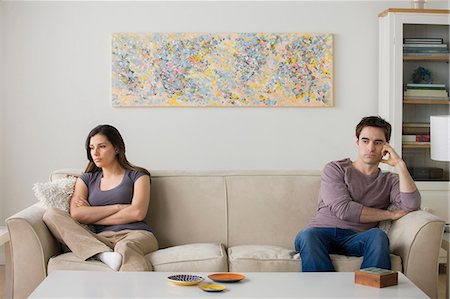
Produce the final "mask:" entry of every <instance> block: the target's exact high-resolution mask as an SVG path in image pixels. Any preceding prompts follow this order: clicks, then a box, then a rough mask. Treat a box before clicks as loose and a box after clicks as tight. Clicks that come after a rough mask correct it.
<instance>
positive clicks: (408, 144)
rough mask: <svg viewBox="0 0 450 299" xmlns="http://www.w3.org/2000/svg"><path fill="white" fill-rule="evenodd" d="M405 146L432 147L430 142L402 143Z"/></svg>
mask: <svg viewBox="0 0 450 299" xmlns="http://www.w3.org/2000/svg"><path fill="white" fill-rule="evenodd" d="M402 147H403V148H425V149H427V148H430V144H429V143H417V144H416V143H403V145H402Z"/></svg>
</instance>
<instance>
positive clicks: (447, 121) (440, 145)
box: [430, 115, 450, 161]
mask: <svg viewBox="0 0 450 299" xmlns="http://www.w3.org/2000/svg"><path fill="white" fill-rule="evenodd" d="M430 139H431V159H433V160H437V161H450V115H438V116H431V117H430Z"/></svg>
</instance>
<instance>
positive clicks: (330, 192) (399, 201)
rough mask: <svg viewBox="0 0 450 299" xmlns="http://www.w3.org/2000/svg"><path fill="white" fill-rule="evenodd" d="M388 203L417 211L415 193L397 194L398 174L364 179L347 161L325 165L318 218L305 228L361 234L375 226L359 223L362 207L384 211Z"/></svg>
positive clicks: (374, 175)
mask: <svg viewBox="0 0 450 299" xmlns="http://www.w3.org/2000/svg"><path fill="white" fill-rule="evenodd" d="M390 203H393V204H395V205H396V206H397V207H398V208H399V209H401V210H405V211H414V210H417V209H419V208H420V203H421V197H420V193H419V191H418V190H416V191H414V192H410V193H405V192H400V188H399V178H398V175H397V174H394V173H391V172H382V171H381V170H380V169H379V170H378V172H377V173H375V174H373V175H365V174H363V173H361V172H360V171H358V170H357V169H355V168H353V167H352V161H351V160H350V159H348V158H347V159H343V160H339V161H333V162H330V163H328V164H327V165H326V166H325V168H324V170H323V173H322V177H321V185H320V193H319V203H318V206H317V214H316V216H315V217H314V218H313V219H312V220H311V221H310V223H309V225H308V227H338V228H343V229H350V230H353V231H357V232H361V231H366V230H368V229H370V228H372V227H375V226H377V225H378V222H371V223H360V220H359V219H360V216H361V212H362V209H363V207H364V206H365V207H370V208H377V209H387V207H388V206H389V204H390Z"/></svg>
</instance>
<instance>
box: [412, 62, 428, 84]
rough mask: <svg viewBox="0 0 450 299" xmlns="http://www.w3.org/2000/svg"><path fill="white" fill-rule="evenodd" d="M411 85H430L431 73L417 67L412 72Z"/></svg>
mask: <svg viewBox="0 0 450 299" xmlns="http://www.w3.org/2000/svg"><path fill="white" fill-rule="evenodd" d="M411 79H412V82H413V83H416V84H418V83H420V84H431V83H433V80H431V73H430V71H429V70H427V69H426V68H424V67H421V66H419V67H418V68H416V69H415V70H414V73H413V74H412V76H411Z"/></svg>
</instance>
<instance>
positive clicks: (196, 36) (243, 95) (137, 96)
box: [112, 33, 333, 107]
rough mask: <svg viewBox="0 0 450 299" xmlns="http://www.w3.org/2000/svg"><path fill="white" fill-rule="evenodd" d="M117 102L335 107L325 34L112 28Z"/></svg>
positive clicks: (130, 104)
mask: <svg viewBox="0 0 450 299" xmlns="http://www.w3.org/2000/svg"><path fill="white" fill-rule="evenodd" d="M112 105H113V106H115V107H331V106H333V36H332V35H331V34H328V33H324V34H313V33H114V34H113V35H112Z"/></svg>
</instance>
